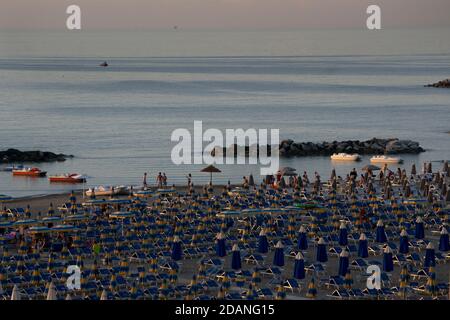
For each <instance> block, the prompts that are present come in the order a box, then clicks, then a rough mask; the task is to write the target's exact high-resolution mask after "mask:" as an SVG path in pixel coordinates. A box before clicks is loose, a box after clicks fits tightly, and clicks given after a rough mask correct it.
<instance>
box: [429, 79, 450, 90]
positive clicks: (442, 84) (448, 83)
mask: <svg viewBox="0 0 450 320" xmlns="http://www.w3.org/2000/svg"><path fill="white" fill-rule="evenodd" d="M425 87H432V88H450V79H445V80H442V81H438V82H436V83H430V84H427V85H425Z"/></svg>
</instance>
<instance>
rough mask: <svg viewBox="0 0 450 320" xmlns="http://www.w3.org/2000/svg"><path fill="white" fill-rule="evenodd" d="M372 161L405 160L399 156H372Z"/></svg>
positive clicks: (391, 161)
mask: <svg viewBox="0 0 450 320" xmlns="http://www.w3.org/2000/svg"><path fill="white" fill-rule="evenodd" d="M370 162H373V163H402V162H403V160H402V159H401V158H399V157H388V156H373V157H372V158H370Z"/></svg>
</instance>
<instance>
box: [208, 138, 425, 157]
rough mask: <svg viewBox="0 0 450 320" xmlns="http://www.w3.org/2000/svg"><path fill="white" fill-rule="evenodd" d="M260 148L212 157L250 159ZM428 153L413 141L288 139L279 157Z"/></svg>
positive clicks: (219, 152)
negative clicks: (302, 140)
mask: <svg viewBox="0 0 450 320" xmlns="http://www.w3.org/2000/svg"><path fill="white" fill-rule="evenodd" d="M265 147H266V148H267V150H268V152H267V153H268V155H269V156H270V154H271V149H273V148H272V147H271V146H269V145H267V146H265ZM259 149H260V146H259V145H258V146H256V147H253V148H250V147H248V146H246V147H244V146H237V145H236V144H233V145H231V146H229V147H228V148H223V149H222V148H216V149H214V150H213V151H212V152H211V155H212V156H216V157H217V156H224V157H226V156H227V157H233V156H236V155H240V156H242V155H245V156H246V157H252V156H258V155H259ZM424 151H425V150H424V149H423V148H422V147H421V146H420V144H419V142H416V141H412V140H400V139H398V138H390V139H380V138H373V139H370V140H366V141H360V140H347V141H332V142H319V143H314V142H295V141H294V140H291V139H288V140H283V141H281V143H280V145H279V154H280V156H282V157H308V156H330V155H332V154H333V153H341V152H345V153H358V154H360V155H380V154H418V153H421V152H424Z"/></svg>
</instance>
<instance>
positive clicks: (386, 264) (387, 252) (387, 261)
mask: <svg viewBox="0 0 450 320" xmlns="http://www.w3.org/2000/svg"><path fill="white" fill-rule="evenodd" d="M393 270H394V261H393V260H392V250H391V248H390V247H389V246H386V248H385V249H384V253H383V271H385V272H391V271H393Z"/></svg>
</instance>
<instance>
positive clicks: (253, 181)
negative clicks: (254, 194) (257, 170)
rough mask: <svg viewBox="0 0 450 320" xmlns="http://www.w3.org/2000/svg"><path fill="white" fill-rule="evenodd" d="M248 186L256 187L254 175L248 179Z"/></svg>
mask: <svg viewBox="0 0 450 320" xmlns="http://www.w3.org/2000/svg"><path fill="white" fill-rule="evenodd" d="M248 185H249V186H254V185H255V179H254V178H253V175H252V174H250V176H249V177H248Z"/></svg>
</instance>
